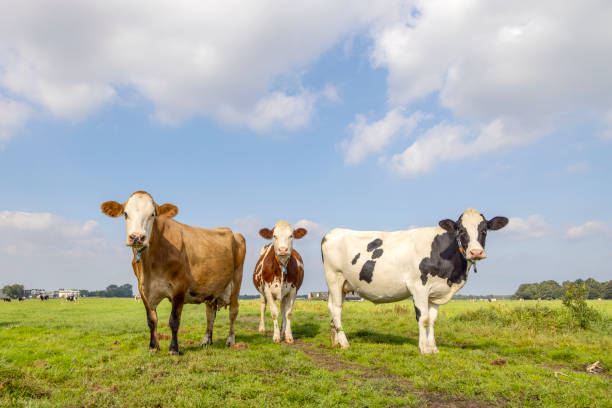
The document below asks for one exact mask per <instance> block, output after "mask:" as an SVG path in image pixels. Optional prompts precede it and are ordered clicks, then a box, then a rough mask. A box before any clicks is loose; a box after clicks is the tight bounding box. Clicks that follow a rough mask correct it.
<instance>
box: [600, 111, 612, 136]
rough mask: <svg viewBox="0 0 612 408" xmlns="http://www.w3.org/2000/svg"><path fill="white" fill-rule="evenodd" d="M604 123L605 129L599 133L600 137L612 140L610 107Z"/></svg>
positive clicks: (611, 113) (611, 112)
mask: <svg viewBox="0 0 612 408" xmlns="http://www.w3.org/2000/svg"><path fill="white" fill-rule="evenodd" d="M603 123H604V129H603V131H602V132H601V133H600V134H599V137H600V138H602V139H604V140H612V109H610V110H609V111H608V113H606V116H605V117H604V120H603Z"/></svg>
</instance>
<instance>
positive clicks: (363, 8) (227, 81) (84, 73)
mask: <svg viewBox="0 0 612 408" xmlns="http://www.w3.org/2000/svg"><path fill="white" fill-rule="evenodd" d="M397 3H399V1H394V2H388V3H385V4H372V3H371V2H368V1H365V0H359V1H348V0H343V1H337V2H332V3H330V2H328V1H323V0H315V1H309V2H303V3H295V2H290V3H288V2H284V1H278V0H263V1H258V2H256V3H248V2H241V1H229V2H228V1H207V2H201V1H195V0H193V1H181V2H178V3H172V4H170V3H167V2H163V1H159V0H157V1H144V0H136V1H131V2H128V3H126V2H120V1H117V0H110V1H105V2H98V3H91V2H82V1H77V0H62V1H60V2H59V3H57V2H56V3H53V4H51V3H49V2H47V1H42V0H39V1H31V2H3V3H1V4H0V27H2V31H1V32H2V35H1V36H0V91H4V92H3V93H5V94H7V95H13V96H16V97H18V98H19V100H23V101H27V103H28V105H29V106H31V107H34V108H35V109H36V110H41V111H42V112H49V113H51V114H52V115H55V116H57V117H60V118H69V119H74V118H77V119H78V118H82V117H83V116H85V115H87V114H90V113H92V112H95V111H96V110H97V109H100V107H101V106H103V105H105V104H108V103H109V102H112V101H116V100H117V99H118V98H121V97H122V96H121V91H122V90H129V91H135V92H136V93H137V94H138V95H140V96H142V97H144V98H145V99H147V100H148V101H151V102H152V104H153V106H154V109H155V115H156V117H157V118H158V119H160V120H161V121H164V122H170V123H178V122H180V121H181V120H183V119H184V118H188V117H191V116H194V115H204V116H212V117H214V118H216V119H218V120H222V121H223V120H228V121H229V122H231V123H234V124H236V123H237V124H241V125H246V126H250V127H252V128H254V129H256V130H258V131H264V130H266V129H269V128H271V127H273V126H280V127H282V128H286V129H290V130H291V129H296V128H298V127H300V126H304V125H305V124H306V123H307V122H308V121H309V120H310V118H311V116H312V114H313V109H315V107H316V101H317V100H318V99H320V98H324V99H328V100H333V99H334V98H337V93H336V92H335V90H334V89H333V88H329V87H328V88H325V89H322V90H308V91H303V92H298V93H291V92H290V90H291V89H292V88H293V89H295V84H293V86H291V84H289V86H286V87H285V86H282V87H280V89H278V87H276V86H275V81H277V80H278V79H279V77H291V76H295V77H297V82H298V83H299V76H300V75H301V74H302V71H303V69H304V68H305V67H307V66H308V65H309V64H311V63H312V62H314V61H316V60H317V59H318V58H319V57H320V55H321V54H322V53H323V52H325V51H326V50H328V49H330V48H331V47H332V46H334V45H336V44H338V43H341V42H342V41H344V40H346V39H347V38H350V37H351V36H352V35H354V34H355V33H358V32H363V31H364V30H368V29H369V28H370V27H371V26H372V24H375V22H380V21H387V19H397V18H398V17H397V16H398V13H397V12H396V11H395V9H396V6H397ZM376 24H378V23H376ZM228 112H229V113H228ZM260 115H261V116H260ZM0 125H1V123H0Z"/></svg>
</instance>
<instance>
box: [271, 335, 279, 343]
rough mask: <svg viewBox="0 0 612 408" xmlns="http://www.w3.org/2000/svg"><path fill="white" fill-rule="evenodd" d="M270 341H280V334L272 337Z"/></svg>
mask: <svg viewBox="0 0 612 408" xmlns="http://www.w3.org/2000/svg"><path fill="white" fill-rule="evenodd" d="M272 341H273V342H275V343H280V341H281V339H280V336H274V337H272Z"/></svg>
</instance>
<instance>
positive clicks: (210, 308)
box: [201, 303, 217, 347]
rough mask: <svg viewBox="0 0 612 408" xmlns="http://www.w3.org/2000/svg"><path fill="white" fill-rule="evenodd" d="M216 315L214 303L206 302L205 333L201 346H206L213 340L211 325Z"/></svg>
mask: <svg viewBox="0 0 612 408" xmlns="http://www.w3.org/2000/svg"><path fill="white" fill-rule="evenodd" d="M216 317H217V308H216V307H215V306H214V305H210V304H208V303H207V304H206V334H205V335H204V338H203V339H202V344H201V346H202V347H204V346H208V345H210V344H212V342H213V326H214V324H215V318H216Z"/></svg>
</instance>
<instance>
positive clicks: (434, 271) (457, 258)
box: [419, 232, 467, 286]
mask: <svg viewBox="0 0 612 408" xmlns="http://www.w3.org/2000/svg"><path fill="white" fill-rule="evenodd" d="M419 270H420V271H421V282H423V285H425V284H426V283H427V279H428V276H438V277H440V278H442V279H446V283H447V284H448V286H451V285H452V284H453V283H461V282H463V281H465V280H466V279H467V261H466V260H465V259H464V258H463V256H462V255H461V253H460V252H459V247H458V246H457V240H456V239H455V237H454V235H453V234H451V233H448V232H446V233H444V234H440V235H436V237H435V238H434V240H433V242H432V243H431V253H430V255H429V257H428V258H423V260H422V261H421V263H420V264H419Z"/></svg>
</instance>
